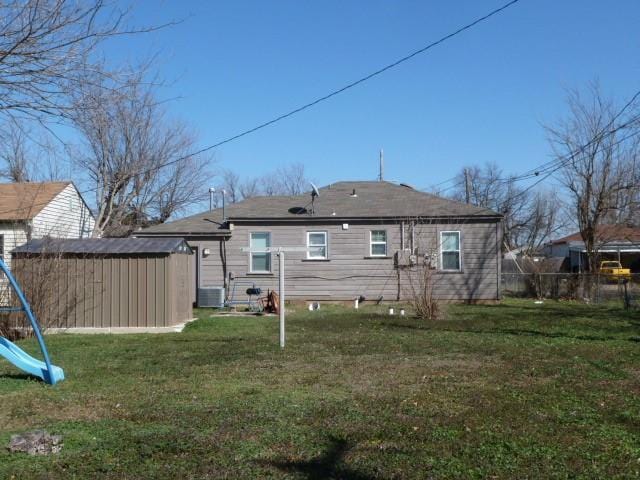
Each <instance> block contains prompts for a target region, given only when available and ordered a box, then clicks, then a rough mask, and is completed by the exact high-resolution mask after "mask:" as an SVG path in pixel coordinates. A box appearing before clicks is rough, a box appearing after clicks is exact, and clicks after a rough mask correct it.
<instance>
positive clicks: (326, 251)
mask: <svg viewBox="0 0 640 480" xmlns="http://www.w3.org/2000/svg"><path fill="white" fill-rule="evenodd" d="M318 234H322V235H324V244H323V245H311V244H310V243H309V241H310V238H311V235H318ZM311 247H324V256H322V257H317V256H316V257H314V256H311ZM328 259H329V232H327V231H326V230H310V231H308V232H307V260H328Z"/></svg>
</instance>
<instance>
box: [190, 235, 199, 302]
mask: <svg viewBox="0 0 640 480" xmlns="http://www.w3.org/2000/svg"><path fill="white" fill-rule="evenodd" d="M191 250H193V255H191V272H192V274H191V301H192V302H193V305H194V306H195V305H197V304H198V288H199V287H200V249H199V248H198V247H191Z"/></svg>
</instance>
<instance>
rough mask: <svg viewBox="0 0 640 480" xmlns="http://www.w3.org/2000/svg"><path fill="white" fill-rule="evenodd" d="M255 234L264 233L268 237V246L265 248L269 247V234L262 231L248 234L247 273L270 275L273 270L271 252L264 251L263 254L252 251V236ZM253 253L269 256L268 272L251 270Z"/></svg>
mask: <svg viewBox="0 0 640 480" xmlns="http://www.w3.org/2000/svg"><path fill="white" fill-rule="evenodd" d="M256 233H264V234H267V235H268V236H269V240H268V242H267V243H268V245H267V248H269V247H271V232H267V231H264V230H260V231H256V232H249V250H250V251H249V273H271V272H272V270H271V269H272V268H273V263H272V261H271V260H272V258H271V252H268V251H264V252H260V251H255V252H254V251H253V235H254V234H256ZM254 253H259V254H262V253H266V254H267V255H268V256H269V270H254V269H253V255H254Z"/></svg>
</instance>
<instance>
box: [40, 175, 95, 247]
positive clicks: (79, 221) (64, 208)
mask: <svg viewBox="0 0 640 480" xmlns="http://www.w3.org/2000/svg"><path fill="white" fill-rule="evenodd" d="M93 224H94V219H93V216H92V215H91V212H90V211H89V209H88V208H87V206H86V205H85V203H84V202H83V201H82V198H80V194H79V193H78V191H77V190H76V188H75V187H74V186H73V185H71V184H69V185H67V187H65V189H64V190H62V191H61V192H60V193H58V195H56V196H55V197H54V198H53V200H51V202H49V203H48V204H47V205H46V206H45V207H44V208H43V209H42V210H41V211H40V212H39V213H38V214H37V215H36V216H35V217H34V218H33V224H32V225H33V227H32V228H33V238H41V237H44V236H51V237H56V238H85V237H89V236H90V235H91V230H93Z"/></svg>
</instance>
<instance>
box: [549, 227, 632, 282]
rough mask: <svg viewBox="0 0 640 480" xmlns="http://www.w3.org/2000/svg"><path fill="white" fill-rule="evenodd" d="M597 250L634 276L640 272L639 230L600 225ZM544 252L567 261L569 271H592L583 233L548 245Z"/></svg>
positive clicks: (606, 258) (603, 258) (597, 230)
mask: <svg viewBox="0 0 640 480" xmlns="http://www.w3.org/2000/svg"><path fill="white" fill-rule="evenodd" d="M596 249H597V251H598V253H599V255H600V258H601V259H602V260H618V261H620V262H621V263H622V265H623V266H624V267H627V268H631V271H632V272H634V273H638V272H640V228H637V227H630V226H628V225H619V224H613V225H600V226H598V228H597V229H596ZM543 252H544V253H545V255H547V256H550V257H563V258H566V259H567V261H566V262H565V265H566V269H567V270H569V271H571V272H584V271H587V270H588V269H589V267H588V262H587V255H586V249H585V246H584V242H583V240H582V235H581V234H580V232H576V233H573V234H571V235H568V236H566V237H562V238H559V239H557V240H553V241H551V242H549V243H547V244H546V245H545V246H544V248H543Z"/></svg>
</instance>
